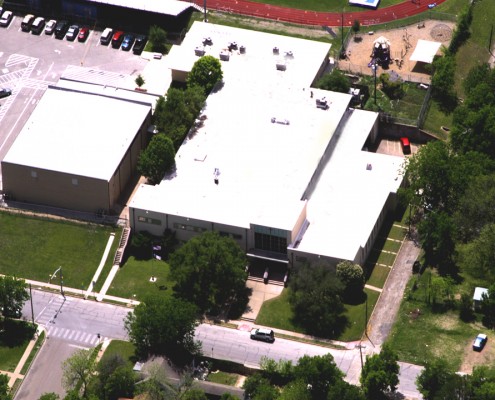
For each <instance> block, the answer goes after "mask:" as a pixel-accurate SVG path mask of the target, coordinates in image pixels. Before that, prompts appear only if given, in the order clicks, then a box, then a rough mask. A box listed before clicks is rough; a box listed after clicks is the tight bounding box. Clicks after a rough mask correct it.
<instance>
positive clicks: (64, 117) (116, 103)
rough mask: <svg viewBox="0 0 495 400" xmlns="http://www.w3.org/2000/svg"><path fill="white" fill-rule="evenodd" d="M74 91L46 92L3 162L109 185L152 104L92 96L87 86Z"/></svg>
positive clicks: (80, 86) (55, 90)
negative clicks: (103, 182) (94, 180)
mask: <svg viewBox="0 0 495 400" xmlns="http://www.w3.org/2000/svg"><path fill="white" fill-rule="evenodd" d="M71 85H74V83H71ZM77 86H78V88H79V90H81V91H74V90H67V89H57V88H56V87H49V88H48V89H47V90H46V92H45V94H44V95H43V97H42V98H41V100H40V102H39V103H38V105H37V106H36V108H35V110H34V111H33V113H32V114H31V116H30V117H29V119H28V120H27V122H26V124H25V125H24V127H23V128H22V131H21V132H20V134H19V135H18V137H17V139H16V141H15V142H14V144H13V145H12V147H11V148H10V150H9V152H8V153H7V155H6V156H5V158H4V160H3V161H4V162H9V163H12V164H19V165H26V166H30V167H32V168H40V169H46V170H51V171H59V172H64V173H68V174H74V175H80V176H86V177H91V178H97V179H103V180H106V181H109V180H110V178H111V177H112V176H113V174H114V172H115V169H116V168H117V167H118V165H119V163H120V162H121V160H122V158H123V156H124V154H125V153H126V152H127V150H128V148H129V146H130V144H131V143H132V141H133V140H134V138H135V136H136V133H137V132H138V131H139V129H140V127H141V125H142V124H143V121H144V119H145V118H146V116H147V114H148V113H149V111H150V104H146V103H138V102H136V101H129V100H122V99H118V98H116V97H113V98H112V97H106V96H105V95H101V94H91V93H87V92H84V90H85V89H87V88H88V85H85V84H78V85H77ZM116 92H117V91H115V88H114V94H115V93H116Z"/></svg>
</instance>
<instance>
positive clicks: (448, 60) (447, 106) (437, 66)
mask: <svg viewBox="0 0 495 400" xmlns="http://www.w3.org/2000/svg"><path fill="white" fill-rule="evenodd" d="M455 67H456V65H455V57H454V56H452V55H444V56H443V57H438V58H436V59H435V60H433V70H434V73H433V76H432V78H431V85H432V96H433V98H434V99H435V100H437V101H438V102H439V103H440V106H441V108H442V109H443V110H444V111H447V112H450V111H452V110H453V109H454V108H455V106H456V105H457V94H456V92H455V90H454V86H455Z"/></svg>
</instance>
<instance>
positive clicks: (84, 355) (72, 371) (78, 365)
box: [62, 349, 95, 397]
mask: <svg viewBox="0 0 495 400" xmlns="http://www.w3.org/2000/svg"><path fill="white" fill-rule="evenodd" d="M92 353H93V350H92V349H90V350H86V349H79V350H76V351H75V352H74V353H73V354H72V355H71V356H70V357H69V358H68V359H66V360H65V361H64V362H63V363H62V374H63V376H62V384H63V386H64V388H65V389H66V390H67V391H71V390H73V389H75V388H76V387H78V385H81V391H82V395H83V397H85V396H86V391H87V388H88V383H89V380H90V378H91V375H92V374H93V372H94V371H95V362H94V359H93V357H92V356H91V355H92Z"/></svg>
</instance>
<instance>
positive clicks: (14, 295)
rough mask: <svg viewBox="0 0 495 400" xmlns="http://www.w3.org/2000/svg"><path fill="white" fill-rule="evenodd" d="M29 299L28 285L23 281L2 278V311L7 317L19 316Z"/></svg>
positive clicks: (0, 284) (0, 287) (0, 298)
mask: <svg viewBox="0 0 495 400" xmlns="http://www.w3.org/2000/svg"><path fill="white" fill-rule="evenodd" d="M28 299H29V294H28V292H27V284H26V282H25V281H24V280H23V279H17V278H15V277H12V276H1V277H0V310H1V311H2V314H3V315H4V316H5V317H9V316H14V315H17V314H19V313H20V312H21V310H22V307H23V306H24V303H25V302H26V301H27V300H28Z"/></svg>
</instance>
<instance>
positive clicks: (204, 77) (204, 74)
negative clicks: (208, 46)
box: [187, 56, 223, 95]
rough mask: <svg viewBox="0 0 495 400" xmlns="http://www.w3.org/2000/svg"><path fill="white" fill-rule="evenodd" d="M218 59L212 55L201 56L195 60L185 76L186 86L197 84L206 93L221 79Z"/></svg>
mask: <svg viewBox="0 0 495 400" xmlns="http://www.w3.org/2000/svg"><path fill="white" fill-rule="evenodd" d="M222 78H223V72H222V65H221V64H220V61H219V60H218V59H217V58H215V57H213V56H203V57H201V58H200V59H198V61H196V62H195V63H194V65H193V67H192V69H191V72H189V74H188V76H187V86H188V87H191V86H199V87H201V88H202V89H203V90H204V93H205V94H206V95H208V94H209V93H210V92H211V91H212V89H213V87H214V86H215V85H216V84H217V83H218V82H220V81H221V80H222Z"/></svg>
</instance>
